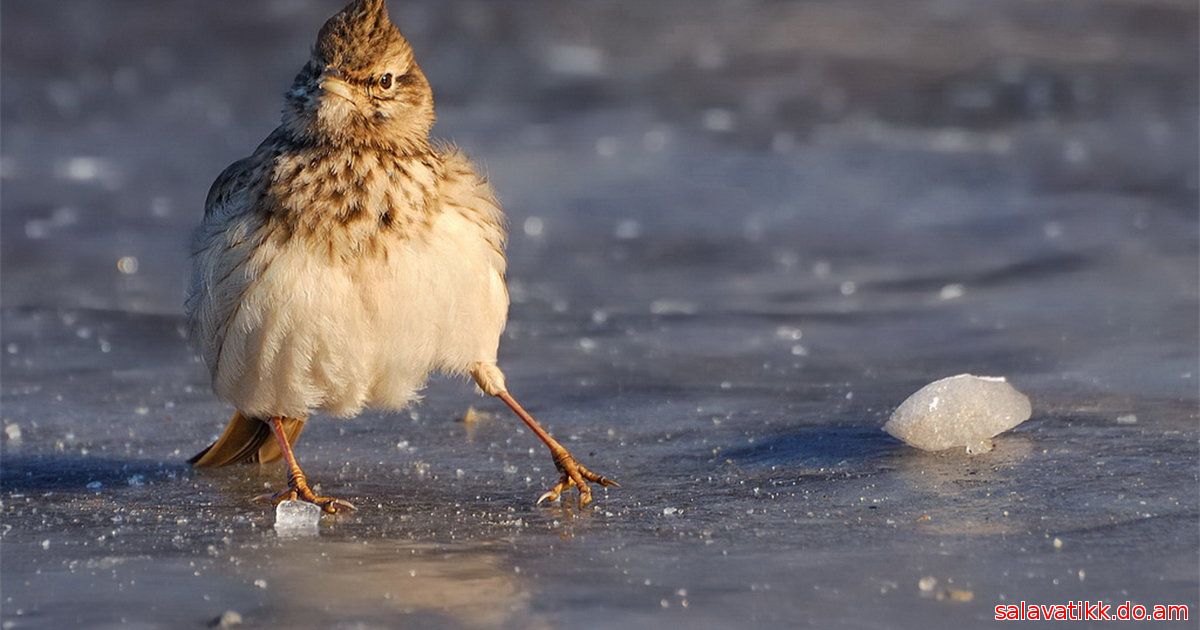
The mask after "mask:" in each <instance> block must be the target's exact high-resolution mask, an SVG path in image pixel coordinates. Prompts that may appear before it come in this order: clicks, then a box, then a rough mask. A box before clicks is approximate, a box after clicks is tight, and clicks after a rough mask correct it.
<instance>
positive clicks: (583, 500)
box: [471, 364, 620, 508]
mask: <svg viewBox="0 0 1200 630" xmlns="http://www.w3.org/2000/svg"><path fill="white" fill-rule="evenodd" d="M471 373H472V376H474V377H475V381H476V382H477V383H478V384H479V387H480V389H482V390H483V391H484V392H485V393H487V394H489V395H492V396H495V397H496V398H499V399H500V400H502V401H504V404H506V405H508V408H509V409H512V411H513V413H515V414H516V415H517V417H518V418H520V419H521V422H524V423H525V426H527V427H529V430H530V431H533V434H534V435H536V436H537V437H538V439H539V440H541V441H542V443H543V444H545V445H546V447H547V448H549V449H550V456H551V457H553V458H554V467H555V468H557V469H558V472H559V473H560V474H561V476H560V477H559V480H558V483H556V484H554V487H553V488H551V489H550V490H548V491H546V493H545V494H543V495H542V496H541V497H538V500H537V504H538V505H541V504H542V503H543V502H545V501H550V502H552V503H553V502H554V501H557V500H558V498H559V497H560V496H561V495H562V493H563V491H564V490H566V489H568V488H570V487H571V486H572V485H573V486H575V488H576V489H578V490H579V507H581V508H582V507H585V506H587V505H588V504H589V503H591V502H592V489H591V487H590V486H588V482H591V483H598V484H600V485H601V486H604V487H613V488H616V487H620V484H618V483H617V482H616V481H614V480H612V479H609V478H608V477H605V476H603V475H599V474H597V473H594V472H592V471H591V470H588V468H587V467H586V466H584V465H583V464H580V463H579V462H577V461H575V457H574V456H573V455H571V452H570V451H568V450H567V449H566V447H564V446H563V445H562V444H560V443H559V442H558V440H556V439H554V436H552V435H550V433H548V432H547V431H546V430H545V429H543V428H542V425H540V424H538V421H537V420H535V419H534V418H533V416H531V415H530V414H529V412H528V411H525V408H524V407H522V406H521V403H519V402H517V399H515V398H513V397H512V394H509V393H508V390H507V389H505V387H504V375H503V374H501V373H500V370H499V368H497V367H496V366H495V365H491V364H477V365H476V366H475V368H474V369H473V370H472V372H471Z"/></svg>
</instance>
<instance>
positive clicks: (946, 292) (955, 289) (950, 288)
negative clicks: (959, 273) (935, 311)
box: [938, 284, 967, 301]
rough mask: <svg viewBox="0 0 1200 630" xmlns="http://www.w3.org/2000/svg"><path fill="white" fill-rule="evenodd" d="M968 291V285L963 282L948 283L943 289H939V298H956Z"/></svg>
mask: <svg viewBox="0 0 1200 630" xmlns="http://www.w3.org/2000/svg"><path fill="white" fill-rule="evenodd" d="M966 292H967V289H966V287H964V286H963V285H961V284H947V285H946V286H944V287H942V290H941V291H938V298H939V299H941V300H943V301H945V300H956V299H958V298H960V297H962V296H963V294H964V293H966Z"/></svg>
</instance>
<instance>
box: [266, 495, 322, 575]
mask: <svg viewBox="0 0 1200 630" xmlns="http://www.w3.org/2000/svg"><path fill="white" fill-rule="evenodd" d="M292 503H302V501H292ZM308 505H312V504H311V503H309V504H308ZM313 507H317V506H315V505H313ZM318 509H320V508H318ZM254 585H255V586H257V587H258V588H267V581H266V580H264V579H262V578H258V579H257V580H254Z"/></svg>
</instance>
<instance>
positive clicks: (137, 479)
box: [125, 475, 146, 487]
mask: <svg viewBox="0 0 1200 630" xmlns="http://www.w3.org/2000/svg"><path fill="white" fill-rule="evenodd" d="M125 483H127V484H129V485H131V486H135V487H136V486H144V485H146V476H145V475H134V476H132V477H130V478H129V479H126V480H125Z"/></svg>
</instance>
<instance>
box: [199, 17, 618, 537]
mask: <svg viewBox="0 0 1200 630" xmlns="http://www.w3.org/2000/svg"><path fill="white" fill-rule="evenodd" d="M284 101H285V104H284V108H283V115H282V120H281V123H280V124H279V126H278V127H277V128H276V129H275V130H274V131H273V132H272V133H270V134H269V135H268V136H267V138H266V140H264V141H263V142H262V143H261V144H260V145H259V146H258V148H257V149H255V150H254V152H253V153H252V154H251V155H249V156H248V157H246V158H244V159H241V160H238V161H236V162H234V163H233V164H231V165H230V166H229V167H228V168H226V169H225V170H224V171H223V172H222V173H221V174H220V176H219V177H217V179H216V181H215V182H214V183H213V185H212V187H211V189H210V190H209V193H208V197H207V199H206V201H205V206H204V218H203V219H202V221H201V222H200V225H199V227H198V228H197V229H196V232H195V236H194V240H193V249H192V259H191V275H190V280H189V283H188V290H187V297H186V300H185V311H186V314H187V329H188V335H189V337H190V339H191V340H192V343H193V344H194V345H195V347H196V348H197V350H198V352H199V354H200V355H201V356H202V358H203V360H204V363H205V366H206V367H207V368H208V371H209V373H210V376H211V379H212V386H213V390H214V392H215V394H216V395H217V396H218V397H219V398H221V399H223V400H224V401H227V402H229V403H231V404H232V405H233V407H234V408H235V412H234V414H233V417H232V418H231V419H230V421H229V423H228V424H227V426H226V427H225V430H224V431H223V432H222V433H221V435H220V436H219V437H218V438H217V440H216V441H215V442H213V443H212V444H211V445H209V446H208V447H207V448H205V449H204V450H202V451H200V452H199V453H197V454H196V455H195V456H194V457H192V458H191V459H190V460H189V461H190V463H191V464H192V465H194V466H195V467H198V468H213V467H221V466H228V465H234V464H242V463H255V462H257V463H271V462H277V461H279V460H281V459H282V460H283V461H284V462H286V466H287V472H288V479H287V487H286V488H285V489H283V490H281V491H280V492H277V493H274V494H271V495H266V496H264V497H262V498H264V499H269V500H271V501H273V502H275V503H278V502H280V501H285V500H299V501H305V502H308V503H313V504H315V505H317V506H319V507H320V508H321V509H322V510H323V511H324V512H325V513H330V514H333V513H337V512H340V511H344V510H353V509H355V506H354V505H353V504H352V503H351V502H349V501H347V500H344V499H340V498H334V497H328V496H319V495H317V494H316V493H315V492H314V491H313V489H312V485H310V484H309V482H308V478H307V477H306V476H305V474H304V472H303V470H302V468H301V467H300V464H299V462H298V460H297V457H296V454H295V445H296V442H297V441H298V439H299V438H300V435H301V432H302V431H303V429H304V426H305V423H306V422H307V420H308V419H309V418H310V417H312V416H314V415H317V414H324V415H328V416H333V417H341V418H349V417H353V416H357V415H359V414H360V413H361V412H363V411H364V410H367V409H376V410H383V411H398V410H402V409H404V408H406V407H408V406H409V405H411V404H412V403H414V402H415V401H416V400H418V399H419V396H420V391H421V390H422V388H423V387H424V385H425V383H426V381H427V379H428V378H429V376H430V375H431V374H432V373H445V374H450V375H460V376H468V375H469V376H470V377H471V378H472V379H474V382H475V384H476V385H477V386H478V388H479V390H481V391H482V392H483V393H484V394H486V395H489V396H492V397H495V398H497V399H499V400H501V401H503V402H504V404H505V405H507V407H508V408H509V409H511V410H512V412H513V413H514V414H515V415H516V416H517V418H519V419H520V420H521V421H522V422H523V423H524V424H525V425H526V426H527V427H528V428H529V430H530V431H531V432H532V433H533V434H534V435H535V436H536V437H537V438H538V439H539V440H540V441H541V442H542V443H543V444H545V446H546V447H547V448H548V449H549V451H550V456H551V458H552V459H553V462H554V465H555V468H556V469H557V471H558V474H559V477H558V481H557V483H555V484H554V486H553V487H551V488H550V489H549V490H548V491H546V492H545V493H544V494H542V495H541V496H540V497H539V498H538V500H537V504H538V505H541V504H543V503H546V502H557V501H559V500H560V498H561V496H562V494H563V493H564V492H567V491H569V490H570V489H572V488H574V489H575V490H576V491H577V492H578V505H579V506H580V507H581V508H582V507H585V506H587V505H588V504H589V503H591V502H592V490H591V487H590V484H598V485H599V486H603V487H616V486H618V485H619V484H617V482H616V481H614V480H612V479H610V478H608V477H605V476H603V475H600V474H598V473H595V472H593V471H592V470H590V469H589V468H587V467H586V466H584V465H583V464H581V463H579V461H578V460H576V458H575V457H574V456H573V455H572V454H571V453H570V451H568V450H567V449H566V448H565V447H564V446H563V445H562V444H561V443H560V442H559V441H558V440H556V439H555V438H554V437H553V436H552V435H551V434H550V433H549V432H547V431H546V430H545V429H544V428H543V427H542V426H541V424H539V423H538V421H537V420H536V419H534V417H533V416H532V415H530V414H529V413H528V412H527V411H526V410H525V408H524V407H523V406H522V405H521V404H520V403H519V402H518V401H517V400H516V398H514V397H513V395H512V394H511V393H510V392H509V390H508V387H507V384H506V379H505V375H504V372H503V371H501V369H500V367H499V365H498V364H497V352H498V347H499V343H500V338H501V334H502V332H503V330H504V328H505V324H506V322H507V319H508V307H509V296H508V289H507V285H506V267H507V262H506V244H507V243H506V241H507V228H506V218H505V214H504V211H503V209H502V207H501V205H500V203H499V201H498V200H497V197H496V195H495V192H494V191H493V189H492V186H491V184H490V183H489V181H488V180H487V178H486V176H485V175H483V174H481V170H480V169H479V168H477V167H476V165H475V164H474V163H473V162H472V161H471V159H470V158H469V157H467V155H466V154H465V153H464V152H463V151H462V150H461V149H459V148H458V147H457V146H456V145H454V144H453V143H450V142H446V141H443V140H438V139H434V138H433V137H431V131H432V127H433V125H434V121H435V108H434V99H433V91H432V88H431V87H430V83H429V80H428V79H427V77H426V75H425V74H424V73H423V71H422V70H421V67H420V66H419V65H418V64H417V62H416V59H415V57H414V52H413V48H412V46H411V45H410V43H409V41H408V40H407V39H406V38H405V37H404V36H403V35H402V34H401V32H400V30H399V29H398V28H397V26H396V25H395V24H394V23H393V22H392V20H391V18H390V17H389V15H388V10H387V4H386V0H353V1H352V2H350V3H349V4H348V5H346V6H345V8H343V9H342V10H341V11H339V12H338V13H337V14H335V15H334V16H333V17H331V18H330V19H329V20H328V21H327V22H326V23H325V24H324V26H323V27H322V28H321V29H320V32H319V33H318V36H317V41H316V45H315V46H314V47H313V48H312V53H311V56H310V58H309V60H308V62H307V63H306V64H305V65H304V66H303V68H302V69H301V70H300V72H299V74H298V75H297V76H296V78H295V81H294V82H293V83H292V85H291V88H290V89H289V90H288V91H287V92H286V94H285V98H284ZM314 485H315V484H314Z"/></svg>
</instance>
